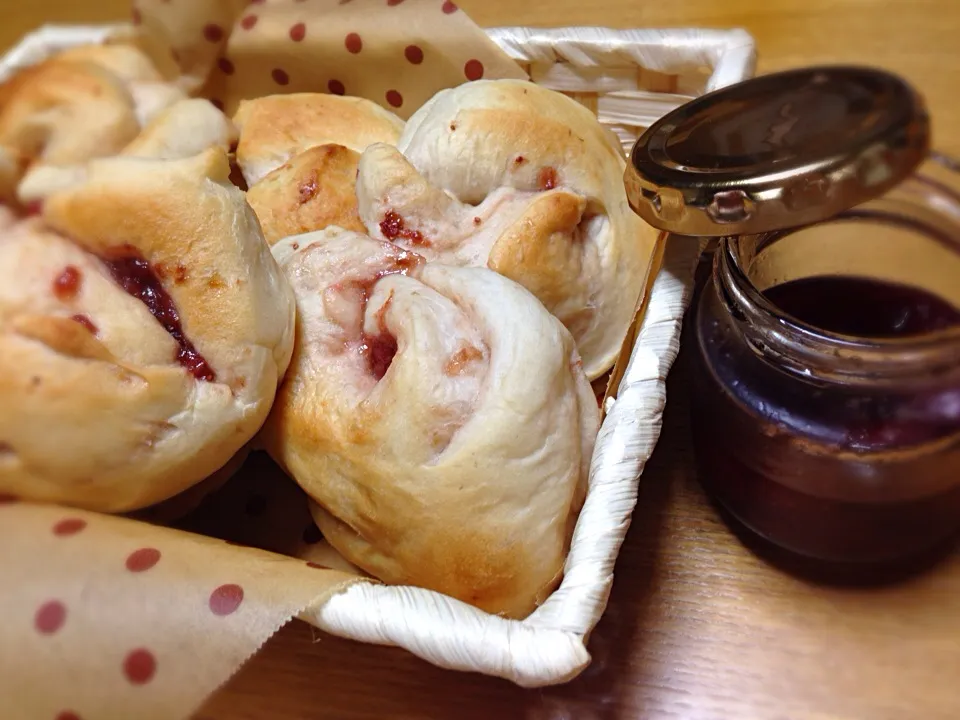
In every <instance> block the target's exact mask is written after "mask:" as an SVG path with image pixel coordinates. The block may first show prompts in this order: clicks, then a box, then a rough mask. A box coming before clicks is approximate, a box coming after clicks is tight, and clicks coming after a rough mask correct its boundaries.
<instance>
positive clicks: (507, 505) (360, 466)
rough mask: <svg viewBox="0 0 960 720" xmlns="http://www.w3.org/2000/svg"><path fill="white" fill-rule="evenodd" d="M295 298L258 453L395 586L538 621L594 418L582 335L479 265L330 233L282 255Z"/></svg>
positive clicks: (558, 571)
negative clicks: (288, 342)
mask: <svg viewBox="0 0 960 720" xmlns="http://www.w3.org/2000/svg"><path fill="white" fill-rule="evenodd" d="M273 253H274V256H275V257H276V258H277V260H278V262H279V263H280V266H281V267H282V268H283V270H284V271H285V273H286V274H287V277H288V278H289V279H290V282H291V284H292V285H293V290H294V294H295V295H296V298H297V307H298V316H297V317H298V321H297V342H296V349H295V352H294V359H293V361H292V363H291V367H290V371H289V373H288V375H287V377H286V379H285V381H284V383H283V385H282V387H281V389H280V391H279V393H278V395H277V400H276V402H275V404H274V407H273V410H272V411H271V414H270V417H269V419H268V421H267V423H266V424H265V426H264V430H263V432H262V433H261V436H260V442H262V443H263V445H264V447H265V448H266V449H267V451H268V452H269V453H270V454H271V456H272V457H273V458H274V459H275V460H276V461H277V462H278V464H279V465H281V467H283V468H284V469H285V470H286V472H287V473H288V474H290V475H291V476H292V477H293V478H294V479H295V480H296V481H297V482H298V483H299V484H300V485H301V486H302V487H303V488H304V490H305V491H306V492H307V494H308V495H309V496H310V497H311V498H312V499H313V501H315V503H314V505H313V513H314V518H315V520H316V522H317V524H318V525H319V527H320V530H321V531H322V532H323V535H324V537H325V538H326V539H327V540H328V541H329V542H330V544H331V545H332V546H333V547H334V548H335V549H336V550H338V551H339V552H340V553H341V554H342V555H343V556H344V557H345V558H346V559H347V560H348V561H349V562H351V563H353V564H354V565H356V566H357V567H359V568H361V569H363V570H364V571H366V572H369V573H371V574H372V575H374V576H376V577H378V578H380V579H382V580H384V581H386V582H388V583H396V584H409V585H415V586H420V587H424V588H428V589H432V590H436V591H439V592H441V593H445V594H447V595H449V596H452V597H454V598H458V599H460V600H462V601H464V602H467V603H471V604H473V605H475V606H477V607H480V608H482V609H483V610H486V611H488V612H491V613H498V614H503V615H506V616H510V617H518V618H519V617H524V616H526V615H527V614H529V613H530V612H531V611H532V610H533V609H534V608H535V607H536V606H537V605H538V604H539V603H540V602H542V601H543V600H544V599H545V598H546V596H547V595H548V594H549V593H550V592H551V591H552V590H553V588H554V587H555V586H556V584H557V583H558V582H559V580H560V577H561V575H562V572H563V563H564V558H565V556H566V552H567V550H568V547H569V541H570V537H571V533H572V529H573V526H574V522H575V519H576V517H577V514H578V512H579V510H580V506H581V503H582V500H583V497H584V495H585V491H586V482H587V476H588V470H589V465H590V459H591V455H592V452H593V445H594V441H595V438H596V434H597V430H598V423H599V412H598V408H597V404H596V400H595V398H594V395H593V393H592V391H591V388H590V384H589V383H588V382H587V379H586V376H585V375H584V373H583V370H582V368H581V362H580V359H579V355H578V354H577V351H576V348H575V345H574V342H573V338H572V337H571V336H570V333H569V332H568V331H567V330H566V329H565V328H564V327H563V325H561V324H560V322H559V321H557V320H556V318H554V317H553V316H551V315H550V314H549V313H548V312H547V311H546V310H545V309H544V307H543V305H542V304H541V303H540V302H538V301H537V299H536V298H535V297H534V296H533V295H531V294H530V293H529V292H528V291H526V290H525V289H523V288H522V287H521V286H519V285H517V284H516V283H514V282H513V281H511V280H509V279H507V278H504V277H503V276H501V275H498V274H496V273H494V272H491V271H489V270H486V269H483V268H453V267H445V266H442V265H434V264H426V263H424V261H423V259H422V258H420V257H419V256H417V255H416V254H414V253H411V252H408V251H405V250H403V249H402V248H399V247H398V246H396V245H393V244H391V243H385V242H378V241H375V240H372V239H371V238H369V237H368V236H366V235H361V234H358V233H354V232H350V231H346V230H343V229H341V228H336V227H331V228H328V229H326V230H323V231H320V232H315V233H309V234H305V235H301V236H297V237H291V238H285V239H284V240H281V241H280V242H279V243H277V244H276V245H274V246H273Z"/></svg>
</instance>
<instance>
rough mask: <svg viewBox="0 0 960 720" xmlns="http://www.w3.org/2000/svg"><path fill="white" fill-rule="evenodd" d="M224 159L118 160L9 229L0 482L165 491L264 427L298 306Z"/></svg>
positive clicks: (13, 487)
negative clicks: (38, 214) (233, 181)
mask: <svg viewBox="0 0 960 720" xmlns="http://www.w3.org/2000/svg"><path fill="white" fill-rule="evenodd" d="M228 176H229V162H228V160H227V155H226V153H224V152H223V151H222V150H220V149H211V150H208V151H206V152H204V153H202V154H201V155H198V156H195V157H192V158H188V159H183V160H162V161H158V160H147V159H142V158H110V159H104V160H98V161H94V162H92V163H91V164H90V168H89V177H88V178H87V179H86V180H85V182H83V183H82V184H80V185H78V186H76V187H73V188H70V189H69V190H66V191H64V192H61V193H57V194H55V195H53V196H51V197H50V198H49V199H48V200H47V202H46V203H45V205H44V208H43V215H42V217H35V218H31V219H28V220H26V221H22V222H20V223H18V224H15V225H13V226H7V227H5V228H4V229H2V230H0V233H2V236H0V397H2V398H3V403H4V411H3V412H2V413H0V492H3V493H11V494H13V495H16V496H19V497H22V498H25V499H31V500H36V501H46V502H56V503H63V504H67V505H72V506H76V507H82V508H87V509H91V510H98V511H104V512H123V511H130V510H135V509H138V508H142V507H146V506H148V505H151V504H154V503H157V502H160V501H162V500H165V499H167V498H170V497H172V496H174V495H176V494H177V493H179V492H181V491H183V490H185V489H186V488H189V487H191V486H193V485H194V484H196V483H198V482H200V481H202V480H204V479H205V478H207V477H209V476H210V475H211V474H213V473H214V472H215V471H217V470H218V469H220V468H222V467H223V466H224V465H225V464H227V462H228V461H229V460H230V459H231V458H232V457H233V456H234V455H235V453H236V452H237V451H238V450H240V449H241V448H242V447H243V446H244V445H245V444H246V443H247V442H248V441H249V440H250V439H251V438H252V437H253V436H254V435H255V434H256V432H257V431H258V430H259V428H260V426H261V424H262V423H263V420H264V419H265V417H266V415H267V412H268V411H269V409H270V406H271V404H272V402H273V398H274V396H275V393H276V389H277V386H278V384H279V380H280V378H281V376H282V375H283V373H284V371H285V370H286V368H287V366H288V364H289V360H290V356H291V353H292V350H293V337H294V319H295V303H294V298H293V294H292V291H291V289H290V286H289V284H288V283H287V282H286V280H285V278H284V276H283V274H282V272H281V270H280V268H279V267H278V266H277V264H276V262H275V261H274V259H273V257H272V256H271V255H270V252H269V249H268V248H267V246H266V243H264V241H263V236H262V234H261V233H260V230H259V226H258V224H257V220H256V217H254V215H253V212H252V211H251V210H250V208H249V206H248V205H247V204H246V203H245V201H244V197H243V193H242V192H241V191H240V190H238V189H236V188H235V187H234V186H233V185H232V183H230V181H229V179H228Z"/></svg>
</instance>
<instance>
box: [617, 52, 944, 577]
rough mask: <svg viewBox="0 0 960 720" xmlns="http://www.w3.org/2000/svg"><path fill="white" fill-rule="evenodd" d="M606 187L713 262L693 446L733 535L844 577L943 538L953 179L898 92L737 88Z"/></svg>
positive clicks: (645, 150)
mask: <svg viewBox="0 0 960 720" xmlns="http://www.w3.org/2000/svg"><path fill="white" fill-rule="evenodd" d="M624 179H625V183H626V188H627V195H628V198H629V199H630V204H631V207H633V209H634V210H635V211H636V212H637V213H638V214H639V215H640V216H641V217H642V218H643V219H644V220H646V221H647V222H648V223H650V224H651V225H653V226H655V227H658V228H659V229H661V230H663V231H665V232H666V233H668V240H667V242H668V243H669V242H686V241H687V240H686V238H690V237H691V236H692V237H700V238H703V237H710V238H714V239H715V240H716V242H717V245H716V250H715V253H714V259H713V267H712V272H711V274H710V278H709V280H708V281H707V283H706V285H705V287H704V288H703V289H702V291H701V293H700V296H699V299H698V301H697V307H696V308H695V316H694V327H693V328H692V329H693V333H692V337H693V339H694V340H695V343H694V344H695V347H694V348H693V352H692V355H693V359H694V372H693V377H692V380H693V417H692V426H693V430H694V440H695V451H696V455H697V459H698V465H699V467H700V479H701V482H702V484H703V486H704V487H705V488H706V490H707V491H708V493H709V494H710V495H711V496H712V497H713V498H714V499H715V500H716V501H717V502H718V503H719V504H720V506H721V507H723V508H725V509H726V510H727V511H728V515H729V516H732V519H733V520H734V521H735V522H734V526H735V527H739V526H743V527H746V528H747V529H749V530H750V531H751V532H752V533H753V534H754V536H755V537H760V538H765V539H766V540H767V541H769V543H772V545H773V546H774V547H776V548H778V549H781V550H785V551H786V553H779V557H785V558H787V559H798V558H805V559H814V560H815V561H816V562H820V563H825V564H827V565H831V566H833V567H840V568H845V569H847V570H849V569H850V568H854V567H855V568H858V569H864V568H887V567H890V568H894V567H898V568H903V567H904V566H905V563H906V566H909V561H910V560H911V559H914V558H918V557H919V556H921V555H925V554H926V553H927V551H929V550H930V549H932V548H934V547H936V546H938V545H941V544H943V543H944V542H945V541H947V540H948V539H949V538H951V537H952V536H954V535H955V534H957V533H958V531H960V180H958V174H957V172H956V168H954V169H952V170H951V169H949V168H948V167H947V166H946V164H945V163H944V162H942V158H933V157H932V156H930V153H929V118H928V116H927V113H926V109H925V107H924V104H923V101H922V98H921V97H920V96H919V95H918V94H917V93H916V92H915V91H914V89H913V88H911V87H910V86H909V85H908V84H907V83H905V82H904V81H903V80H902V79H901V78H898V77H896V76H894V75H891V74H890V73H886V72H883V71H880V70H876V69H871V68H859V67H832V68H831V67H825V68H808V69H800V70H795V71H788V72H785V73H777V74H774V75H767V76H762V77H759V78H754V79H752V80H748V81H745V82H742V83H737V84H736V85H732V86H730V87H727V88H722V89H720V90H718V91H715V92H713V93H710V94H708V95H705V96H703V97H701V98H697V99H696V100H694V101H691V102H690V103H687V104H686V105H684V106H682V107H680V108H678V109H676V110H674V111H672V112H671V113H668V114H667V115H666V116H665V117H663V118H661V119H660V120H658V121H657V122H656V123H655V124H654V125H653V126H651V128H649V129H648V130H647V131H646V132H645V133H644V135H643V136H641V138H640V139H639V140H638V141H637V144H636V145H635V146H634V149H633V153H632V156H631V163H630V165H629V167H628V168H627V171H626V174H625V178H624ZM769 543H768V544H767V547H769ZM755 547H756V546H755ZM761 547H763V544H762V543H761ZM800 566H801V567H809V564H804V563H802V562H801V563H800ZM856 574H857V575H860V576H862V573H860V572H859V571H858V572H857V573H856ZM868 575H869V572H868Z"/></svg>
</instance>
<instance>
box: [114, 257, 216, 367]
mask: <svg viewBox="0 0 960 720" xmlns="http://www.w3.org/2000/svg"><path fill="white" fill-rule="evenodd" d="M103 262H104V263H105V264H106V266H107V268H109V270H110V274H111V275H112V276H113V279H114V280H115V281H116V283H117V284H118V285H119V286H120V287H122V288H123V289H124V290H126V291H127V292H128V293H129V294H130V295H132V296H133V297H135V298H137V299H138V300H140V302H142V303H143V304H144V305H146V306H147V309H148V310H149V311H150V314H151V315H153V316H154V317H155V318H156V319H157V322H159V323H160V324H161V325H162V326H163V329H164V330H166V331H167V332H168V333H170V337H172V338H173V339H174V340H176V341H177V345H179V349H178V350H177V362H178V363H180V365H181V366H183V367H184V368H185V369H186V370H187V371H188V372H189V373H190V374H191V375H193V376H194V377H195V378H197V380H206V381H209V382H212V381H214V380H215V379H216V374H215V373H214V372H213V368H211V367H210V365H209V364H208V363H207V361H206V360H205V359H204V358H203V356H202V355H201V354H200V353H199V352H197V349H196V348H195V347H194V346H193V343H191V342H190V340H189V339H187V337H186V335H184V333H183V325H182V324H181V323H180V314H179V313H178V312H177V307H176V305H175V304H174V302H173V298H172V297H170V294H169V293H168V292H167V291H166V289H165V288H164V287H163V284H162V283H161V282H160V278H159V277H158V276H157V273H156V272H155V271H154V269H153V267H151V265H150V263H149V262H148V261H147V260H146V258H144V257H143V255H141V254H140V252H139V251H138V250H137V249H136V248H134V247H131V246H129V245H126V246H123V247H121V248H117V249H116V251H115V252H114V253H112V254H111V255H110V256H109V257H106V258H104V259H103Z"/></svg>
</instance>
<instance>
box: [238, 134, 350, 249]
mask: <svg viewBox="0 0 960 720" xmlns="http://www.w3.org/2000/svg"><path fill="white" fill-rule="evenodd" d="M359 161H360V154H359V153H357V152H356V151H355V150H351V149H350V148H347V147H344V146H343V145H318V146H317V147H312V148H310V149H308V150H304V151H303V152H302V153H300V154H298V155H296V156H295V157H293V158H292V159H291V160H289V161H287V162H286V163H284V164H283V165H281V166H280V167H278V168H277V169H276V170H274V171H273V172H271V173H269V174H268V175H267V176H266V177H265V178H263V179H262V180H261V181H260V182H258V183H257V184H256V185H254V186H253V187H252V188H250V189H249V190H248V191H247V202H248V203H250V207H252V208H253V211H254V212H255V213H256V214H257V218H258V219H259V220H260V225H261V227H262V228H263V236H264V237H265V238H266V239H267V242H268V243H269V244H271V245H273V244H274V243H275V242H277V241H278V240H281V239H283V238H285V237H289V236H290V235H299V234H301V233H305V232H310V231H313V230H322V229H323V228H325V227H328V226H330V225H338V226H340V227H342V228H344V229H346V230H355V231H358V232H364V233H365V232H366V231H365V230H364V226H363V223H362V222H361V221H360V215H359V214H358V213H357V194H356V179H357V164H358V163H359Z"/></svg>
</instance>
